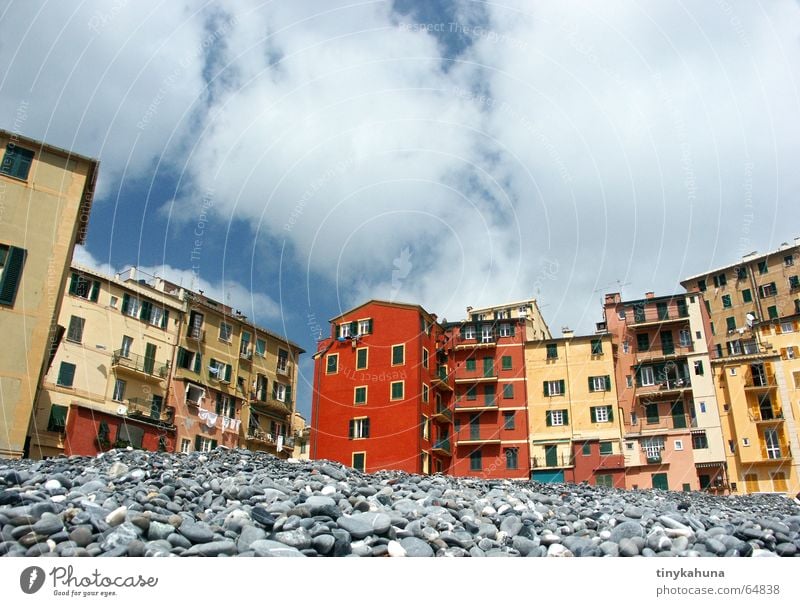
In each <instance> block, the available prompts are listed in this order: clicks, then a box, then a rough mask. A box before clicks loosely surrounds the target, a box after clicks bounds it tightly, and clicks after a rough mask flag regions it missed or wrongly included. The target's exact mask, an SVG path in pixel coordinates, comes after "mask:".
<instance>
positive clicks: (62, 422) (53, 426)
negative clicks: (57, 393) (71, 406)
mask: <svg viewBox="0 0 800 606" xmlns="http://www.w3.org/2000/svg"><path fill="white" fill-rule="evenodd" d="M66 428H67V407H66V406H59V405H58V404H53V405H52V406H51V407H50V418H49V419H48V420H47V431H57V432H60V433H61V432H63V431H64V430H65V429H66Z"/></svg>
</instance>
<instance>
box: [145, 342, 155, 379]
mask: <svg viewBox="0 0 800 606" xmlns="http://www.w3.org/2000/svg"><path fill="white" fill-rule="evenodd" d="M155 365H156V346H155V345H153V344H152V343H148V344H147V345H146V347H145V349H144V371H145V372H146V373H147V374H149V375H151V374H153V368H155Z"/></svg>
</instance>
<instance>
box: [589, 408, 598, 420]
mask: <svg viewBox="0 0 800 606" xmlns="http://www.w3.org/2000/svg"><path fill="white" fill-rule="evenodd" d="M589 411H590V412H591V413H592V423H597V409H596V408H590V409H589Z"/></svg>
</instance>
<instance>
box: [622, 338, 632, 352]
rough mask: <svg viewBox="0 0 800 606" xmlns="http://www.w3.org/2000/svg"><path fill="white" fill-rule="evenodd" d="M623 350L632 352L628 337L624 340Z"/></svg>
mask: <svg viewBox="0 0 800 606" xmlns="http://www.w3.org/2000/svg"><path fill="white" fill-rule="evenodd" d="M622 351H623V353H630V352H631V344H630V342H629V341H628V339H625V340H624V341H623V342H622Z"/></svg>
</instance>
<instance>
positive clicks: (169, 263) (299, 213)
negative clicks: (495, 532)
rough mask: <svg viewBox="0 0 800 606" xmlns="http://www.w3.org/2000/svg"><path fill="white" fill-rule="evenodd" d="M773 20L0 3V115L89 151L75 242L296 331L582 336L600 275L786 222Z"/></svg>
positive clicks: (785, 82)
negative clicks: (406, 309)
mask: <svg viewBox="0 0 800 606" xmlns="http://www.w3.org/2000/svg"><path fill="white" fill-rule="evenodd" d="M799 25H800V11H799V10H798V5H797V4H796V3H795V2H790V1H776V2H770V3H763V4H761V3H758V2H744V1H742V2H733V1H731V2H724V3H699V4H697V5H693V6H691V7H689V6H681V5H669V4H665V3H662V2H638V3H630V2H619V3H617V2H609V3H603V5H602V8H601V7H600V6H598V5H595V4H591V3H584V2H558V3H552V2H531V1H525V2H523V1H519V2H507V3H504V4H503V5H502V6H501V5H496V4H491V3H483V2H471V1H468V0H463V1H455V0H450V1H441V2H421V1H413V0H397V1H396V2H383V1H376V2H363V3H349V2H348V3H345V2H341V3H338V2H330V1H328V0H325V1H323V0H315V1H307V2H294V1H288V0H278V1H276V2H269V3H262V2H253V1H248V0H230V1H221V2H215V3H213V4H206V5H200V4H197V3H190V2H166V1H149V2H136V3H128V2H113V3H111V2H102V1H90V0H87V1H84V2H80V3H57V2H41V3H29V2H13V3H9V4H7V5H6V7H5V8H4V9H3V10H2V12H0V27H2V31H3V32H4V36H3V38H2V40H0V60H2V64H3V65H4V66H6V67H7V70H6V71H5V72H4V73H3V74H2V75H0V112H2V113H1V114H0V115H4V116H6V117H7V120H9V122H8V123H6V124H3V125H2V126H3V128H6V129H9V130H19V131H20V132H21V133H23V134H25V135H28V136H31V137H35V138H39V139H44V140H46V141H48V142H49V143H52V144H55V145H58V146H62V147H66V148H72V149H75V150H76V151H78V152H80V153H83V154H87V155H91V156H94V157H98V158H99V159H100V161H101V181H100V187H99V191H98V194H97V197H96V201H95V205H94V209H93V214H92V218H91V223H90V229H89V236H88V241H87V244H86V247H85V249H82V250H80V251H78V253H77V255H78V258H79V260H80V261H82V262H85V263H89V264H92V265H94V266H97V267H99V268H100V269H104V270H106V271H113V270H115V269H121V268H123V267H125V266H127V265H130V264H136V265H139V266H142V267H144V268H147V269H149V270H150V271H152V272H155V273H158V274H160V275H164V276H165V277H168V278H170V279H173V280H176V281H182V282H183V283H184V284H186V285H187V286H190V287H195V288H202V289H204V290H205V291H206V292H207V293H210V294H212V295H213V296H215V297H217V298H219V299H221V300H222V301H224V302H226V303H230V304H231V305H233V306H235V307H237V308H238V309H241V310H242V311H243V312H244V313H245V314H246V315H248V316H250V317H252V318H255V319H256V320H257V321H258V322H259V323H261V324H263V325H265V326H268V327H270V328H272V329H273V330H276V331H279V332H281V333H284V334H286V335H287V336H288V337H289V338H291V339H292V340H294V341H296V342H298V343H300V344H301V345H303V346H304V347H305V348H306V349H307V350H308V351H309V352H311V351H313V350H314V348H315V346H314V342H315V339H316V337H317V335H318V331H319V328H320V327H322V328H323V330H327V320H328V319H329V318H330V317H331V316H333V315H335V314H336V313H337V312H338V311H339V310H341V309H346V308H349V307H351V306H352V305H355V304H357V303H359V302H361V301H363V300H365V299H367V298H369V297H381V298H393V299H395V300H404V301H413V302H419V303H421V304H423V305H424V306H425V307H427V308H428V309H430V310H431V311H434V312H436V313H438V314H439V315H440V317H441V316H445V317H447V318H448V319H458V318H460V317H462V316H463V314H464V309H465V307H466V306H467V305H472V306H481V305H486V304H491V303H497V302H501V301H505V300H517V299H522V298H527V297H530V296H534V297H537V298H538V299H539V301H540V305H541V307H542V312H543V313H544V315H545V318H546V320H547V321H548V323H549V325H550V326H551V328H552V329H553V330H554V331H555V332H558V331H559V330H560V328H561V327H562V326H564V325H569V326H571V327H573V328H576V329H577V330H579V331H582V332H586V331H590V330H592V328H593V325H594V322H595V321H597V320H599V319H600V315H601V309H600V301H601V296H602V294H603V292H607V291H612V290H618V289H619V288H620V287H621V288H622V290H623V294H624V295H625V296H629V297H634V296H640V295H641V294H642V293H643V292H645V291H647V290H655V291H657V292H661V293H665V292H669V291H675V290H679V286H678V282H679V280H680V279H681V278H682V277H685V276H687V275H691V274H694V273H698V272H700V271H703V270H704V269H706V268H709V267H713V266H717V265H719V264H722V263H728V262H731V261H732V260H733V259H735V258H737V257H738V256H740V255H742V254H745V253H748V252H750V251H752V250H756V249H758V250H762V251H763V250H766V249H768V248H772V247H776V246H778V245H779V244H780V243H781V242H783V241H787V240H791V239H792V238H793V237H795V236H798V235H800V229H798V226H797V223H796V220H795V221H794V222H793V221H791V220H787V217H792V218H795V217H796V210H794V206H795V205H796V199H797V194H798V190H799V189H800V182H799V181H800V176H799V174H798V171H797V170H796V158H797V157H798V152H799V151H800V149H798V148H800V123H799V119H798V115H797V111H796V108H797V107H798V105H800V104H799V103H798V101H800V99H798V82H797V74H800V49H799V48H798V40H797V37H796V32H797V31H798V26H799ZM198 233H199V235H198ZM198 240H199V241H200V243H199V245H197V241H198ZM301 368H302V372H303V377H302V378H301V386H300V390H299V407H300V410H301V411H304V412H308V410H309V408H310V406H309V399H310V390H309V389H308V383H310V371H311V366H310V356H309V355H307V356H306V359H305V362H304V364H303V365H302V366H301Z"/></svg>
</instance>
